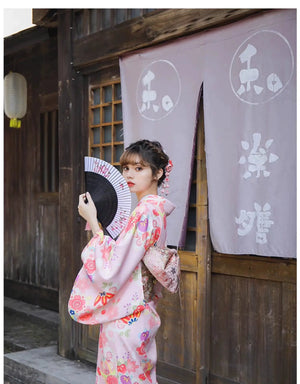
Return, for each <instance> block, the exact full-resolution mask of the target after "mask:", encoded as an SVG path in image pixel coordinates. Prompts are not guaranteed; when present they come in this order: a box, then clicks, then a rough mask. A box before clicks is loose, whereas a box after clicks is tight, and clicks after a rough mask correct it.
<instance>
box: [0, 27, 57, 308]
mask: <svg viewBox="0 0 300 384" xmlns="http://www.w3.org/2000/svg"><path fill="white" fill-rule="evenodd" d="M4 49H5V51H4V54H5V61H4V64H5V68H4V72H5V75H6V74H7V73H8V72H9V71H14V72H19V73H21V74H23V75H24V76H25V78H26V80H27V87H28V107H27V111H28V112H27V114H26V116H25V117H24V118H23V119H22V126H21V128H20V129H14V128H9V119H8V118H7V117H6V116H5V118H4V217H5V223H4V277H5V295H7V296H11V297H15V298H19V299H22V300H24V301H28V302H31V303H34V304H40V305H42V306H43V307H49V308H52V309H55V310H57V309H58V226H59V223H58V194H57V193H43V192H42V191H41V184H40V180H41V169H40V156H41V153H40V133H41V132H40V129H41V128H40V114H41V113H42V112H46V111H52V110H57V40H56V37H55V36H53V37H50V36H49V33H48V31H47V29H39V28H37V29H35V30H28V31H25V32H23V33H21V34H20V35H18V37H17V38H16V37H14V36H12V37H9V38H7V39H6V40H5V46H4Z"/></svg>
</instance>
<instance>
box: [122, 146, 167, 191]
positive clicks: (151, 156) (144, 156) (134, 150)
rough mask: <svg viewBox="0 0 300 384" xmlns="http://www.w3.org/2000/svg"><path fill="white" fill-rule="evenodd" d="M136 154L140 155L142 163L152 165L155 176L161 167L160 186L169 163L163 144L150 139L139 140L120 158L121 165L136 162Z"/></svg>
mask: <svg viewBox="0 0 300 384" xmlns="http://www.w3.org/2000/svg"><path fill="white" fill-rule="evenodd" d="M136 155H138V156H139V157H140V163H141V165H143V166H150V168H151V169H152V174H153V175H154V176H155V175H156V174H157V172H158V171H159V170H160V169H162V170H163V175H162V176H161V178H160V179H159V180H158V186H160V185H161V184H162V182H163V181H164V179H165V177H166V166H167V165H168V163H169V156H168V155H166V154H165V152H164V150H163V147H162V146H161V144H160V143H159V142H158V141H150V140H139V141H137V142H135V143H132V144H130V145H129V146H128V147H127V148H126V149H125V152H124V153H123V154H122V156H121V158H120V164H121V167H124V166H126V165H128V164H135V160H134V158H135V156H136Z"/></svg>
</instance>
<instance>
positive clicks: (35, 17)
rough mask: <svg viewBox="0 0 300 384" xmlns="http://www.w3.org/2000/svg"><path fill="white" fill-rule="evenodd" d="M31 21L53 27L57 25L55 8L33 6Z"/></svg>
mask: <svg viewBox="0 0 300 384" xmlns="http://www.w3.org/2000/svg"><path fill="white" fill-rule="evenodd" d="M32 23H33V24H36V25H40V26H43V27H48V28H53V27H56V26H57V9H46V8H41V9H38V8H33V9H32Z"/></svg>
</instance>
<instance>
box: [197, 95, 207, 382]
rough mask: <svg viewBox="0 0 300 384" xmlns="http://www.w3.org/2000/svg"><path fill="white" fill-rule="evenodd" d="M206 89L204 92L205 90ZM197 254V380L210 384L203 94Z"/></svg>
mask: <svg viewBox="0 0 300 384" xmlns="http://www.w3.org/2000/svg"><path fill="white" fill-rule="evenodd" d="M201 92H202V91H201ZM197 135H198V139H197V142H198V148H197V254H198V255H199V256H198V257H199V260H198V294H197V296H198V316H197V318H198V343H197V356H198V359H197V367H196V368H197V370H196V383H197V384H206V383H207V382H208V376H209V354H210V350H209V345H210V313H211V309H210V283H211V249H210V238H209V228H208V197H207V174H206V159H205V151H204V144H205V140H204V109H203V94H202V95H201V99H200V103H199V121H198V127H197Z"/></svg>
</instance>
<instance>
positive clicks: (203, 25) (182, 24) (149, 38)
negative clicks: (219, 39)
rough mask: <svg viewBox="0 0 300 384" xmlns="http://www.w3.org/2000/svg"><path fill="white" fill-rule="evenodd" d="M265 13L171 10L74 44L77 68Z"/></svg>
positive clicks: (108, 30)
mask: <svg viewBox="0 0 300 384" xmlns="http://www.w3.org/2000/svg"><path fill="white" fill-rule="evenodd" d="M263 11H264V10H263V9H168V10H163V11H160V12H159V13H155V14H149V15H146V16H144V17H140V18H137V19H135V20H133V21H131V22H127V23H123V24H120V25H117V26H116V27H114V28H113V29H107V30H104V31H100V32H97V33H94V34H92V35H89V36H86V37H83V38H81V39H79V40H77V41H75V42H74V65H75V67H77V68H80V67H84V66H89V65H93V64H95V63H96V62H101V61H103V60H106V59H108V58H113V57H116V56H120V55H122V54H125V53H128V52H130V51H132V50H136V49H140V48H145V47H149V46H151V45H155V44H159V43H163V42H166V41H169V40H171V39H174V38H178V37H183V36H187V35H190V34H192V33H195V32H200V31H204V30H207V29H210V28H215V27H219V26H221V25H225V24H229V23H232V22H234V21H237V20H240V19H242V18H245V17H248V16H251V15H254V14H257V13H262V12H263Z"/></svg>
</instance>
